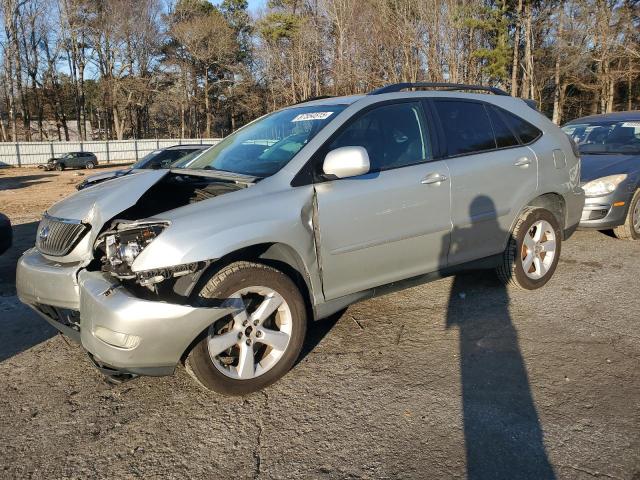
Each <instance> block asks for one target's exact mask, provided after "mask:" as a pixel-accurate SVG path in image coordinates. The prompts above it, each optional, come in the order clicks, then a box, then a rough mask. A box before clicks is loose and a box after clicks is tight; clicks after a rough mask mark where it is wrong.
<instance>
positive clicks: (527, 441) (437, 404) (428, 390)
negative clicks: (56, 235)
mask: <svg viewBox="0 0 640 480" xmlns="http://www.w3.org/2000/svg"><path fill="white" fill-rule="evenodd" d="M80 180H81V177H77V176H75V172H71V171H70V172H63V173H62V174H58V173H42V172H41V171H35V170H27V169H24V170H11V171H10V170H0V211H3V212H4V213H7V214H8V215H9V216H10V217H11V219H12V221H14V223H15V224H16V228H15V236H16V238H15V246H14V248H13V249H12V250H11V251H10V252H8V253H6V254H4V255H3V256H1V257H0V328H1V329H2V330H1V332H2V333H1V334H0V383H1V384H2V385H3V386H2V388H0V405H2V408H0V477H3V478H60V477H70V478H94V477H95V478H137V477H145V478H155V477H166V476H169V477H174V478H203V477H208V478H224V477H229V478H293V477H296V478H376V479H377V478H464V477H468V478H492V479H493V478H505V479H507V478H508V479H515V478H531V479H544V478H585V479H593V478H615V479H629V480H632V479H633V480H638V479H640V368H639V367H640V362H639V353H640V348H639V347H640V334H639V333H638V331H639V330H638V321H639V320H640V313H639V312H640V294H639V292H640V261H639V256H640V242H638V243H630V242H621V241H618V240H615V239H613V238H611V237H609V236H607V235H604V234H601V233H598V232H578V233H577V234H576V235H575V236H574V237H573V238H572V239H571V240H570V241H569V242H568V243H566V244H565V245H564V247H563V251H562V259H561V262H560V265H559V267H558V270H557V272H556V275H555V277H554V279H553V280H552V281H551V282H550V284H549V285H548V286H546V287H545V288H543V289H542V290H539V291H535V292H520V291H512V290H510V289H507V290H505V289H504V288H502V287H501V286H499V285H498V284H497V283H496V282H495V281H494V280H492V278H491V277H490V276H488V275H485V274H469V275H464V276H459V277H456V278H455V279H446V280H441V281H438V282H435V283H432V284H429V285H425V286H421V287H417V288H414V289H411V290H407V291H404V292H401V293H397V294H394V295H389V296H386V297H382V298H378V299H375V300H371V301H367V302H364V303H361V304H358V305H354V306H352V307H351V308H349V310H348V311H347V312H346V313H345V314H343V315H342V316H341V317H340V318H334V319H331V320H329V321H324V322H319V323H317V324H315V325H314V326H313V327H312V330H311V335H310V339H309V342H308V344H307V345H306V347H305V353H304V356H303V357H302V359H301V360H300V362H299V363H298V365H297V366H296V367H295V368H294V369H293V371H291V372H290V373H289V374H288V375H287V376H286V377H285V378H284V379H282V380H281V381H280V382H279V383H277V384H276V385H274V386H272V387H270V388H268V389H267V390H265V391H264V392H261V393H257V394H254V395H251V396H248V397H246V398H226V397H222V396H219V395H216V394H212V393H209V392H206V391H203V390H201V389H199V388H198V387H197V386H196V385H195V384H194V383H192V382H191V380H190V377H189V376H188V375H187V374H186V373H185V372H184V370H183V369H179V370H178V371H177V373H176V375H175V376H173V377H166V378H160V379H158V378H156V379H154V378H140V379H136V380H133V381H131V382H128V383H125V384H122V385H119V386H115V387H114V386H110V385H108V384H107V383H105V382H104V381H103V379H102V377H101V376H100V374H99V373H98V372H97V371H96V370H94V369H93V367H92V366H91V365H90V364H89V362H88V360H87V359H86V357H85V354H84V353H83V352H82V350H81V348H80V347H79V346H77V345H74V344H68V343H67V342H66V341H65V339H64V338H63V337H61V336H56V335H54V332H53V331H52V329H51V328H48V327H47V326H46V324H45V322H43V321H41V320H40V319H38V318H36V317H35V315H34V314H33V313H31V312H30V311H28V310H27V308H26V307H24V306H22V305H21V304H20V303H19V302H18V301H17V299H16V297H15V289H14V273H13V272H14V268H15V261H16V259H17V257H18V255H19V254H20V252H21V251H23V250H24V249H26V248H27V247H29V246H30V245H32V244H33V237H34V233H35V228H36V220H37V219H38V217H39V215H40V213H41V212H42V211H43V210H44V209H45V208H46V207H47V206H48V205H49V204H50V203H52V202H54V201H56V200H57V199H59V198H60V197H62V196H64V195H67V194H68V193H70V192H72V191H73V184H74V183H75V182H77V181H80Z"/></svg>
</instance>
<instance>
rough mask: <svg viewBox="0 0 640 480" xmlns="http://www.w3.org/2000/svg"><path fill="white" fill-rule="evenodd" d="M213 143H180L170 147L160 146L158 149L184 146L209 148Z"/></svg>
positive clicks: (194, 148) (195, 148)
mask: <svg viewBox="0 0 640 480" xmlns="http://www.w3.org/2000/svg"><path fill="white" fill-rule="evenodd" d="M212 146H213V145H212V144H210V143H183V144H180V145H171V146H170V147H165V148H161V149H160V150H171V149H172V148H184V149H193V150H197V149H201V148H209V147H212Z"/></svg>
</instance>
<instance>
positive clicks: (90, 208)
mask: <svg viewBox="0 0 640 480" xmlns="http://www.w3.org/2000/svg"><path fill="white" fill-rule="evenodd" d="M167 173H169V170H145V171H141V172H140V173H139V174H136V175H124V176H122V177H120V178H114V179H113V180H111V181H109V182H104V183H99V184H97V185H95V186H93V187H91V188H87V189H84V190H80V191H78V192H76V193H74V194H73V195H71V196H70V197H67V198H65V199H63V200H61V201H59V202H58V203H56V204H54V205H52V206H51V207H50V208H49V209H48V210H47V214H48V215H50V216H53V217H58V218H66V219H73V220H81V221H83V222H84V223H89V224H91V226H92V229H91V236H92V237H93V238H92V242H93V239H95V237H96V236H97V235H98V232H99V230H100V229H101V227H102V226H103V225H104V223H105V222H107V221H108V220H110V219H111V218H113V217H114V216H116V215H117V214H119V213H120V212H122V211H123V210H126V209H127V208H129V207H131V206H133V205H135V203H136V202H137V201H138V200H139V199H140V197H141V196H142V195H143V194H144V193H145V192H146V191H147V190H149V188H151V187H152V186H153V185H155V184H156V183H157V182H158V181H159V180H160V179H162V177H164V176H165V175H166V174H167Z"/></svg>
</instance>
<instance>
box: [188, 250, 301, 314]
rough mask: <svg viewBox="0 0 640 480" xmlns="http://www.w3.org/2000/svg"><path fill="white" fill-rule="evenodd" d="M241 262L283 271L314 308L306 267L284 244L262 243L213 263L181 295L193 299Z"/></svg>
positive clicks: (229, 254)
mask: <svg viewBox="0 0 640 480" xmlns="http://www.w3.org/2000/svg"><path fill="white" fill-rule="evenodd" d="M239 261H247V262H255V263H262V264H265V265H269V266H270V267H273V268H275V269H276V270H279V271H281V272H282V273H284V274H285V275H287V276H288V277H289V278H290V279H291V280H293V282H294V283H295V284H296V286H297V287H298V288H299V289H300V293H301V294H302V296H303V298H304V299H305V303H306V304H307V308H308V309H311V308H312V300H311V299H312V296H311V293H312V292H311V284H310V281H309V275H308V273H307V270H306V267H305V265H304V263H303V262H302V260H301V259H300V258H299V256H298V254H297V253H296V252H295V251H294V250H293V249H292V248H291V247H289V246H288V245H285V244H283V243H260V244H256V245H251V246H249V247H245V248H241V249H239V250H235V251H233V252H230V253H228V254H227V255H225V256H223V257H221V258H219V259H217V260H214V261H211V262H209V263H208V265H207V266H206V268H205V269H203V271H202V272H201V274H200V276H199V278H198V279H197V280H196V282H194V283H193V284H192V285H190V286H187V285H185V287H186V288H189V291H188V293H187V291H186V290H185V291H183V292H181V293H182V294H183V295H186V296H188V297H190V298H192V296H193V295H197V293H198V292H199V291H200V289H201V288H202V287H203V286H204V284H206V283H207V281H208V280H209V279H210V278H211V277H212V276H213V275H215V274H216V273H217V272H218V271H220V270H221V269H222V268H224V267H225V266H227V265H229V264H230V263H233V262H239ZM310 311H311V310H310Z"/></svg>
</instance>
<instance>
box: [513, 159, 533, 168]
mask: <svg viewBox="0 0 640 480" xmlns="http://www.w3.org/2000/svg"><path fill="white" fill-rule="evenodd" d="M529 165H531V159H530V158H529V157H521V158H519V159H518V160H516V162H515V163H514V164H513V166H514V167H528V166H529Z"/></svg>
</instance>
